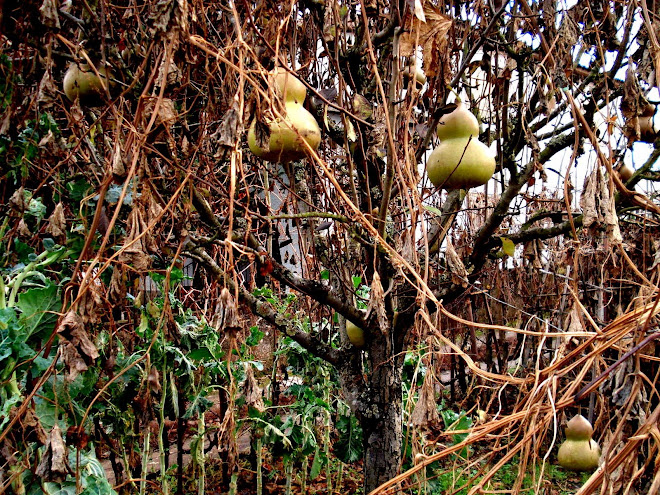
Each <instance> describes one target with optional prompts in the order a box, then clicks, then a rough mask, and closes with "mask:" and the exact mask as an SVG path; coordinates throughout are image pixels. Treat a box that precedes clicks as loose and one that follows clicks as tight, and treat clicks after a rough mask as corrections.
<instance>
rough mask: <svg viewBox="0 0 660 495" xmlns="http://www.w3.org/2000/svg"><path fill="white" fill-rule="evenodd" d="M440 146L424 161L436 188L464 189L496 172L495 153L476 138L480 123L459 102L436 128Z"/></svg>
mask: <svg viewBox="0 0 660 495" xmlns="http://www.w3.org/2000/svg"><path fill="white" fill-rule="evenodd" d="M436 132H437V135H438V138H440V145H439V146H438V147H437V148H435V149H434V150H433V152H432V153H431V155H430V156H429V158H428V160H427V162H426V173H427V175H428V176H429V179H430V180H431V182H432V183H433V185H434V186H436V187H443V188H445V189H448V190H451V189H467V188H470V187H477V186H481V185H483V184H485V183H486V182H488V180H489V179H490V178H491V177H492V176H493V173H494V172H495V155H494V154H493V153H492V152H491V150H490V149H489V148H488V146H486V145H485V144H484V143H482V142H480V141H479V123H478V122H477V119H476V117H475V116H474V115H473V114H472V112H470V111H469V110H468V109H467V108H466V107H465V105H463V104H462V103H459V104H458V107H457V108H456V110H454V111H453V112H451V113H449V114H447V115H445V116H444V117H443V118H442V119H441V120H440V123H439V124H438V129H437V131H436Z"/></svg>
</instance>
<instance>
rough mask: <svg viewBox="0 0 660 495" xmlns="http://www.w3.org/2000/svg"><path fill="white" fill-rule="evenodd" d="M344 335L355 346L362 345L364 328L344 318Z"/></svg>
mask: <svg viewBox="0 0 660 495" xmlns="http://www.w3.org/2000/svg"><path fill="white" fill-rule="evenodd" d="M346 335H347V336H348V340H349V341H350V343H351V344H353V345H354V346H355V347H364V343H365V340H364V330H362V329H361V328H360V327H358V326H357V325H356V324H355V323H353V322H352V321H350V320H346Z"/></svg>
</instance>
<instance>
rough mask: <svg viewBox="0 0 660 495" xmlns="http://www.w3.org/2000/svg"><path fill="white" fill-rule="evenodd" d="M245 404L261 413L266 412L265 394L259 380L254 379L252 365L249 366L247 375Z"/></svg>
mask: <svg viewBox="0 0 660 495" xmlns="http://www.w3.org/2000/svg"><path fill="white" fill-rule="evenodd" d="M245 402H246V403H247V405H248V406H250V407H253V408H254V409H256V410H257V411H259V412H264V411H265V410H266V407H265V406H264V401H263V394H262V391H261V388H259V384H258V383H257V380H256V379H255V378H254V372H253V371H252V366H251V365H247V371H246V373H245Z"/></svg>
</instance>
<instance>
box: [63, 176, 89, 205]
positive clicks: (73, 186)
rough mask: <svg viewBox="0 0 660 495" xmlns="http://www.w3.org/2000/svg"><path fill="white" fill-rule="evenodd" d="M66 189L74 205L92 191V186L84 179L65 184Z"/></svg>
mask: <svg viewBox="0 0 660 495" xmlns="http://www.w3.org/2000/svg"><path fill="white" fill-rule="evenodd" d="M66 188H67V190H68V191H69V198H70V199H71V201H73V202H74V203H80V202H81V201H82V200H83V199H84V198H86V197H87V195H88V194H89V192H90V191H91V190H92V186H91V185H90V184H89V183H88V182H87V181H86V180H85V179H78V180H76V181H75V182H73V181H71V182H67V184H66Z"/></svg>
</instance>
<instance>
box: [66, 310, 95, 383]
mask: <svg viewBox="0 0 660 495" xmlns="http://www.w3.org/2000/svg"><path fill="white" fill-rule="evenodd" d="M57 333H58V334H59V336H60V338H61V339H62V340H63V341H64V342H63V344H62V346H61V352H62V355H63V357H64V362H65V364H66V365H67V368H68V369H69V376H68V378H69V380H73V379H75V377H76V376H78V374H79V373H81V372H83V371H86V370H87V366H88V364H90V363H92V362H93V361H94V360H96V359H98V357H99V352H98V350H97V349H96V346H95V345H94V343H93V342H92V341H91V340H90V339H89V337H88V336H87V332H86V331H85V326H84V324H83V320H82V318H81V317H80V315H78V313H77V312H76V311H74V310H69V311H68V312H67V314H66V315H65V316H64V318H63V319H62V321H61V322H60V324H59V326H58V328H57Z"/></svg>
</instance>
